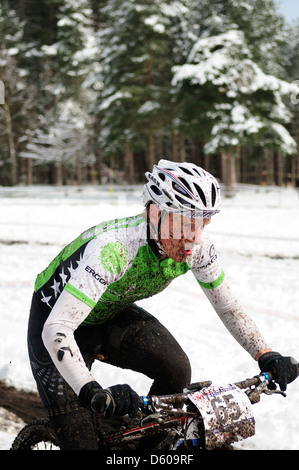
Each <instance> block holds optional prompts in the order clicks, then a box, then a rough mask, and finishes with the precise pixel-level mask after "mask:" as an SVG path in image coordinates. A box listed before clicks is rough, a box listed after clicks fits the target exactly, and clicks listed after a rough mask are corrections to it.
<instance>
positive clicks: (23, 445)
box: [10, 419, 59, 450]
mask: <svg viewBox="0 0 299 470" xmlns="http://www.w3.org/2000/svg"><path fill="white" fill-rule="evenodd" d="M10 450H59V446H58V443H57V440H56V437H55V434H54V431H53V429H52V427H51V425H50V422H49V421H48V420H47V419H39V420H37V421H33V422H32V423H29V424H27V426H25V427H24V428H23V429H22V430H21V431H20V432H19V434H18V435H17V436H16V438H15V440H14V441H13V443H12V445H11V448H10Z"/></svg>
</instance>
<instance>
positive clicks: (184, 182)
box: [179, 177, 192, 193]
mask: <svg viewBox="0 0 299 470" xmlns="http://www.w3.org/2000/svg"><path fill="white" fill-rule="evenodd" d="M179 180H180V181H181V183H183V185H184V186H185V187H186V188H187V189H188V190H189V191H190V193H192V189H191V188H190V185H189V183H188V182H187V181H186V180H185V178H182V177H180V178H179Z"/></svg>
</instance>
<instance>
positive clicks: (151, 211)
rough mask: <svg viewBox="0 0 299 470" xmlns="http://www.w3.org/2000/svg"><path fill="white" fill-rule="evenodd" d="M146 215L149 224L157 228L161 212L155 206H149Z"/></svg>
mask: <svg viewBox="0 0 299 470" xmlns="http://www.w3.org/2000/svg"><path fill="white" fill-rule="evenodd" d="M148 215H149V219H150V221H151V223H152V224H153V225H154V226H155V227H158V224H159V219H160V215H161V211H160V209H159V207H158V206H157V205H156V204H150V206H149V208H148Z"/></svg>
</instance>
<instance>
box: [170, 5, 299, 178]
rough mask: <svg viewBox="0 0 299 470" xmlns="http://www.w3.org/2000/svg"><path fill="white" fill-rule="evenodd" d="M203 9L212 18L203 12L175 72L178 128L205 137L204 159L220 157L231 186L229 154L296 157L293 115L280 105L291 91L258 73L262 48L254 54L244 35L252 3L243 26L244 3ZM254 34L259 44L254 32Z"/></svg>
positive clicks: (231, 174) (224, 175) (231, 167)
mask: <svg viewBox="0 0 299 470" xmlns="http://www.w3.org/2000/svg"><path fill="white" fill-rule="evenodd" d="M251 3H252V2H251ZM268 3H269V2H268ZM205 6H206V7H207V8H208V9H209V8H210V9H213V13H211V12H210V13H207V10H205V14H206V17H205V16H204V15H203V21H202V24H201V31H200V33H201V37H199V38H198V39H197V41H195V42H194V45H193V47H192V50H191V52H190V53H189V56H188V58H187V61H186V63H185V64H183V65H181V66H178V67H176V68H175V71H176V73H175V76H174V79H173V84H174V85H175V86H176V87H177V93H178V94H177V96H178V99H179V100H180V103H181V112H180V114H179V115H178V118H179V119H178V124H179V126H180V127H181V128H182V129H183V131H184V132H185V133H189V134H191V135H192V134H193V135H197V136H198V135H200V136H201V138H202V139H204V138H205V137H206V139H207V140H208V142H207V143H206V145H205V151H206V152H207V153H211V154H215V153H218V152H221V153H222V155H223V161H224V163H225V167H224V171H223V179H224V181H225V182H226V183H227V184H228V185H229V186H231V185H232V184H234V183H235V181H236V177H235V168H234V164H235V159H234V158H233V154H234V153H236V150H237V149H238V148H240V146H242V145H247V144H251V145H254V146H255V147H258V146H260V147H262V148H275V149H278V150H279V151H281V152H284V153H286V154H288V153H292V152H294V151H295V142H294V140H293V139H292V137H291V135H290V134H289V132H288V130H287V129H286V127H285V125H286V124H287V123H288V122H289V121H290V118H291V115H290V112H289V109H288V107H287V106H286V105H285V103H284V99H285V98H286V97H289V95H290V93H291V92H292V90H293V89H294V88H293V87H292V85H290V84H288V83H287V82H286V81H284V80H281V79H279V78H277V77H275V76H274V75H270V74H267V73H265V72H264V71H263V70H262V68H261V66H260V65H259V64H258V63H257V62H259V63H262V62H263V61H262V60H261V58H259V56H260V55H261V53H260V52H261V50H262V47H261V45H260V48H259V51H260V52H255V54H254V53H253V52H252V50H251V48H250V47H249V46H248V43H247V40H246V35H247V37H248V38H250V35H251V34H253V33H252V32H251V31H250V28H249V26H248V25H249V24H250V22H249V21H250V18H251V20H252V12H253V11H254V9H253V8H252V9H250V2H249V5H246V10H245V11H246V12H247V11H248V10H249V11H251V16H250V17H248V15H247V17H246V21H247V24H246V22H245V21H241V20H242V18H244V15H243V17H242V15H241V14H240V9H241V8H244V4H243V2H241V5H240V4H239V2H235V1H233V0H231V1H227V2H219V1H215V0H214V1H213V0H212V1H211V2H209V5H208V4H206V5H205ZM224 6H225V7H226V8H225V9H224ZM198 8H199V9H201V8H203V4H200V6H199V7H198ZM232 13H234V15H233V14H232ZM234 17H235V18H234ZM236 19H238V21H239V24H236V21H235V20H236ZM242 25H243V27H244V28H245V32H244V31H242V30H241V29H240V26H242ZM245 26H246V27H245ZM251 26H252V28H253V26H254V25H253V24H252V25H251ZM212 33H214V35H212ZM255 34H256V36H255V37H256V38H257V37H258V32H257V31H256V32H255ZM194 37H195V35H194ZM269 40H270V39H269ZM256 41H257V39H256ZM257 49H258V48H257V45H256V46H255V50H257ZM254 57H255V58H256V61H255V60H254ZM266 59H267V60H266ZM273 61H274V59H273V57H272V56H271V54H269V57H267V58H265V60H264V62H266V63H267V66H268V68H269V67H270V63H272V64H273ZM265 68H267V67H266V65H265Z"/></svg>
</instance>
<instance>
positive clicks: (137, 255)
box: [35, 214, 224, 325]
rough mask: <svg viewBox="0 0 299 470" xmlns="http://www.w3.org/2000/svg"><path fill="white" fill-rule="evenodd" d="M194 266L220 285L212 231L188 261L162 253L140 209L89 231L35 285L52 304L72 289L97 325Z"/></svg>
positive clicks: (202, 280) (200, 276)
mask: <svg viewBox="0 0 299 470" xmlns="http://www.w3.org/2000/svg"><path fill="white" fill-rule="evenodd" d="M152 246H153V245H152ZM190 269H191V270H192V271H193V273H194V275H195V277H196V279H197V281H198V283H199V284H200V285H201V286H203V287H206V288H213V287H216V286H217V285H219V284H220V283H221V282H222V281H223V279H224V274H223V271H222V269H221V267H220V265H219V263H218V257H217V254H216V253H215V248H214V245H213V244H212V243H211V241H210V240H209V238H208V237H207V236H204V237H203V243H202V244H201V245H200V246H199V245H198V246H197V247H196V248H195V249H194V250H193V253H192V256H190V257H189V258H188V259H187V261H186V262H184V263H177V262H175V261H173V260H172V259H170V258H166V259H163V260H161V259H159V257H158V256H157V254H156V253H155V252H154V251H153V249H152V248H151V246H150V244H149V243H148V233H147V223H146V220H145V219H144V216H143V214H140V215H137V216H136V217H129V218H125V219H118V220H113V221H109V222H105V223H101V224H100V225H97V226H95V227H93V228H91V229H89V230H87V231H86V232H84V233H83V234H82V235H80V237H78V238H77V239H76V240H74V241H73V242H72V243H70V244H69V245H68V246H67V247H66V248H64V249H63V250H62V252H61V253H60V254H59V255H58V256H57V257H56V258H55V259H54V260H53V261H52V263H51V264H50V265H49V267H48V268H47V269H46V270H45V271H43V272H42V273H41V274H40V275H39V276H38V277H37V280H36V283H35V291H36V292H37V294H38V295H39V296H40V298H41V300H42V302H45V303H46V304H47V305H48V306H49V307H50V308H52V307H53V306H54V305H55V303H56V301H57V299H58V298H59V296H60V294H61V292H62V291H63V290H66V291H68V292H70V293H71V294H72V295H73V296H74V297H76V298H77V299H79V300H81V301H82V302H83V303H85V304H87V305H88V306H89V307H90V308H91V312H90V314H89V315H88V317H87V318H86V319H85V320H84V321H83V324H84V325H92V324H99V323H103V322H105V321H107V320H109V319H110V318H112V317H113V316H114V315H115V314H116V313H118V312H119V311H121V310H123V309H124V308H125V307H128V306H129V305H132V303H134V302H136V301H138V300H141V299H144V298H147V297H150V296H152V295H155V294H157V293H158V292H160V291H162V290H163V289H165V288H166V287H167V286H168V285H169V284H170V282H171V281H172V280H173V279H175V278H176V277H178V276H181V275H182V274H185V273H186V272H187V271H188V270H190Z"/></svg>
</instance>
